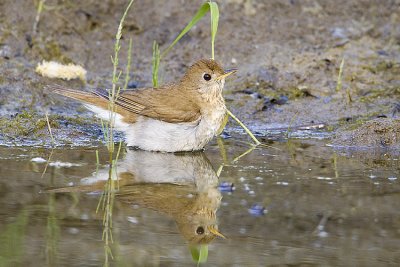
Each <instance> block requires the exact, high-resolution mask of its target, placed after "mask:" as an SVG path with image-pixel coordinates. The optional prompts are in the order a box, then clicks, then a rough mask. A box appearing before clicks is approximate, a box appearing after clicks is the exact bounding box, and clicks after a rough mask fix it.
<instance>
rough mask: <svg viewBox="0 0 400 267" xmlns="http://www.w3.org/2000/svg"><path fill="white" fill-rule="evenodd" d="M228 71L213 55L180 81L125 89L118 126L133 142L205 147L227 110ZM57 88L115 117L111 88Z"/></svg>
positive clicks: (155, 147)
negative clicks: (85, 89)
mask: <svg viewBox="0 0 400 267" xmlns="http://www.w3.org/2000/svg"><path fill="white" fill-rule="evenodd" d="M234 72H236V70H229V71H224V70H223V69H222V67H221V65H220V64H218V63H217V62H216V61H214V60H211V59H202V60H199V61H197V62H196V63H195V64H194V65H192V66H191V67H189V69H188V70H187V71H186V73H185V75H184V76H183V78H182V79H181V80H180V81H179V82H176V83H172V84H167V85H164V86H161V87H158V88H142V89H135V90H125V91H121V93H120V95H119V96H118V99H117V100H116V102H115V104H116V109H115V112H116V113H117V114H116V116H115V129H117V130H120V131H122V132H124V133H125V136H126V141H127V145H128V146H133V147H138V148H140V149H143V150H150V151H165V152H176V151H195V150H201V149H203V148H204V146H205V145H206V144H207V143H208V142H209V141H210V140H211V139H212V138H213V137H214V136H215V135H216V133H217V131H218V129H219V128H220V127H221V124H222V122H223V119H224V117H225V114H226V107H225V101H224V98H223V96H222V89H223V87H224V83H225V78H226V77H227V76H229V75H231V74H232V73H234ZM48 88H49V89H50V90H52V91H53V92H55V93H57V94H60V95H63V96H67V97H70V98H73V99H76V100H79V101H82V102H83V103H84V105H85V106H86V107H87V108H88V109H89V110H91V111H93V112H94V113H96V114H97V116H98V117H100V118H101V119H106V120H108V119H109V111H108V105H109V94H108V92H107V91H105V90H103V91H93V92H82V91H77V90H72V89H66V88H63V87H60V86H57V85H55V86H49V87H48Z"/></svg>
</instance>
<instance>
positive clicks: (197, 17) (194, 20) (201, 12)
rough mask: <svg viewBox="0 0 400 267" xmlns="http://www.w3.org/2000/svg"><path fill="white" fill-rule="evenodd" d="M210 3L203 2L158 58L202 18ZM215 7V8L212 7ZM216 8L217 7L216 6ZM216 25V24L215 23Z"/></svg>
mask: <svg viewBox="0 0 400 267" xmlns="http://www.w3.org/2000/svg"><path fill="white" fill-rule="evenodd" d="M210 4H211V3H204V4H203V5H202V6H201V7H200V9H199V10H198V11H197V13H196V15H194V17H193V18H192V20H191V21H190V22H189V23H188V24H187V25H186V27H185V28H184V29H183V30H182V31H181V33H180V34H179V35H178V37H176V38H175V40H174V41H173V42H172V44H170V46H168V47H167V49H165V50H164V51H163V52H162V53H161V56H160V58H163V57H164V56H165V55H166V54H167V53H168V52H169V51H170V50H171V48H172V47H174V45H175V44H176V43H177V42H178V41H179V40H180V39H181V38H182V37H183V36H184V35H185V34H186V33H187V32H188V31H190V29H191V28H192V27H193V26H194V25H196V23H197V22H198V21H199V20H200V19H201V18H202V17H204V15H205V14H207V12H208V11H209V10H210ZM214 9H215V8H214ZM217 9H218V7H217ZM217 26H218V24H217Z"/></svg>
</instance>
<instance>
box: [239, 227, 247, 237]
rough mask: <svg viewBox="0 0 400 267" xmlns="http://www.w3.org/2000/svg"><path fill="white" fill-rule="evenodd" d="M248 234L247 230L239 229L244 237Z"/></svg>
mask: <svg viewBox="0 0 400 267" xmlns="http://www.w3.org/2000/svg"><path fill="white" fill-rule="evenodd" d="M246 232H247V230H246V228H240V229H239V233H241V234H242V235H244V234H245V233H246Z"/></svg>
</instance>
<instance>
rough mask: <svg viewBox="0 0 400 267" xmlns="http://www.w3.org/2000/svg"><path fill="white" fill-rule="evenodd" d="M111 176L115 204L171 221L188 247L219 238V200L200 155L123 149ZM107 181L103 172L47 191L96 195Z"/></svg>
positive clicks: (211, 171)
mask: <svg viewBox="0 0 400 267" xmlns="http://www.w3.org/2000/svg"><path fill="white" fill-rule="evenodd" d="M116 171H117V177H118V179H119V181H118V184H119V188H118V190H117V191H116V193H115V198H116V200H117V201H120V202H122V203H127V204H129V205H133V204H134V205H139V206H140V207H142V208H148V209H151V210H154V211H157V212H160V213H164V214H166V215H168V216H170V217H172V218H173V219H174V220H175V222H176V224H177V226H178V229H179V231H180V233H181V234H182V236H183V237H184V238H185V239H186V240H187V241H188V242H189V245H190V246H194V245H205V244H208V243H210V242H211V241H212V240H213V239H215V238H216V237H217V236H219V237H222V238H225V237H224V236H223V235H222V234H221V233H220V232H219V230H218V222H217V217H216V211H217V209H218V208H219V206H220V204H221V198H222V197H221V193H220V192H219V191H218V189H217V186H218V177H217V174H216V173H215V171H214V169H213V167H212V166H211V164H210V162H209V160H208V159H207V157H206V156H205V155H204V153H202V152H196V153H175V154H172V153H158V152H148V151H141V150H128V151H127V153H126V155H125V157H124V158H123V159H121V160H119V161H118V164H117V167H116ZM108 177H109V170H108V169H107V168H104V169H101V170H99V171H98V172H97V174H94V175H93V177H88V178H84V179H82V185H80V186H75V187H69V188H59V189H53V190H51V191H53V192H93V191H100V190H104V185H105V183H106V182H107V180H108Z"/></svg>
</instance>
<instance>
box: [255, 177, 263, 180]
mask: <svg viewBox="0 0 400 267" xmlns="http://www.w3.org/2000/svg"><path fill="white" fill-rule="evenodd" d="M254 179H256V180H257V181H261V180H262V179H263V178H262V177H260V176H257V177H256V178H254Z"/></svg>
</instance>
